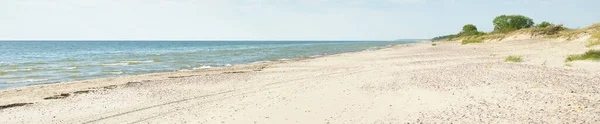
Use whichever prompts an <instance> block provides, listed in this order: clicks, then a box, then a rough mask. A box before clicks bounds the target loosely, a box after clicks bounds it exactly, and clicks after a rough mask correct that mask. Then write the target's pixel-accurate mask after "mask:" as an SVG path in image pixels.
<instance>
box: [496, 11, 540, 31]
mask: <svg viewBox="0 0 600 124" xmlns="http://www.w3.org/2000/svg"><path fill="white" fill-rule="evenodd" d="M533 24H534V23H533V19H531V18H529V17H526V16H523V15H500V16H497V17H496V18H495V19H494V31H495V32H510V31H514V30H519V29H522V28H530V27H532V26H533Z"/></svg>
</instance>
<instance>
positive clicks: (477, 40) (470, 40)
mask: <svg viewBox="0 0 600 124" xmlns="http://www.w3.org/2000/svg"><path fill="white" fill-rule="evenodd" d="M483 39H484V38H483V37H481V36H474V37H470V38H466V39H463V40H462V42H461V44H462V45H465V44H470V43H483Z"/></svg>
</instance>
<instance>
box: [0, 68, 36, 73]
mask: <svg viewBox="0 0 600 124" xmlns="http://www.w3.org/2000/svg"><path fill="white" fill-rule="evenodd" d="M33 70H40V69H39V68H26V69H12V70H4V71H1V72H5V73H8V72H29V71H33Z"/></svg>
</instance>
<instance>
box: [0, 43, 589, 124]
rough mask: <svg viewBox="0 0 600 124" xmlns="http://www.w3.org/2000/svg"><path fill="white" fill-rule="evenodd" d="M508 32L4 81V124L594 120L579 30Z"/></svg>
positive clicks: (0, 111) (1, 118) (1, 120)
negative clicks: (219, 64)
mask: <svg viewBox="0 0 600 124" xmlns="http://www.w3.org/2000/svg"><path fill="white" fill-rule="evenodd" d="M507 39H508V40H504V41H490V42H486V43H483V44H468V45H460V43H459V42H438V43H436V45H435V46H433V45H432V43H431V42H423V43H413V44H403V45H397V46H392V47H389V48H384V49H380V50H372V51H362V52H353V53H343V54H335V55H328V56H323V57H316V58H306V59H295V60H286V61H277V62H268V63H253V64H247V65H234V66H232V67H223V68H212V69H205V70H198V71H186V72H167V73H156V74H145V75H136V76H125V77H117V78H104V79H92V80H83V81H75V82H66V83H57V84H47V85H37V86H28V87H20V88H13V89H6V90H1V91H0V98H1V100H0V105H2V106H3V107H1V108H0V123H2V124H12V123H110V124H113V123H206V124H214V123H242V124H249V123H250V124H252V123H259V124H289V123H299V124H313V123H325V124H340V123H357V124H370V123H375V124H380V123H381V124H383V123H386V124H387V123H436V122H437V123H600V94H599V92H600V71H599V70H600V63H598V62H591V61H576V62H572V63H565V62H564V61H565V58H566V56H568V55H570V54H580V53H583V52H585V51H587V50H588V49H591V48H586V47H585V43H584V42H583V41H584V40H583V39H580V40H573V41H566V40H560V39H556V40H548V39H533V40H532V39H519V38H512V39H511V38H507ZM507 56H522V57H523V60H524V61H523V62H519V63H507V62H504V59H505V58H506V57H507Z"/></svg>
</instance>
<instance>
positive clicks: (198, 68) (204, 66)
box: [192, 65, 212, 70]
mask: <svg viewBox="0 0 600 124" xmlns="http://www.w3.org/2000/svg"><path fill="white" fill-rule="evenodd" d="M207 68H212V66H208V65H203V66H202V67H197V68H192V69H193V70H200V69H207Z"/></svg>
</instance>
